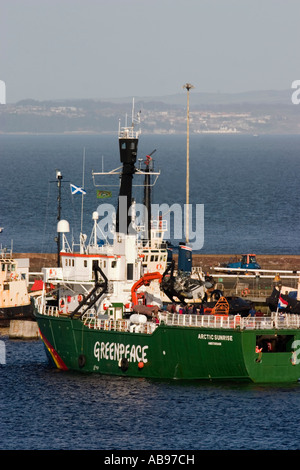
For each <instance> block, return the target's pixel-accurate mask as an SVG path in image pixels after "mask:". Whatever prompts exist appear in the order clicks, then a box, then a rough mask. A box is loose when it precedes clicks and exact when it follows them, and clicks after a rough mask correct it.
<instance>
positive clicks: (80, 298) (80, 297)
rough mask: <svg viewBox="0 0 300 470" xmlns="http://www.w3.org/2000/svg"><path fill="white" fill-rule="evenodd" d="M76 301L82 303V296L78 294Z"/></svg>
mask: <svg viewBox="0 0 300 470" xmlns="http://www.w3.org/2000/svg"><path fill="white" fill-rule="evenodd" d="M77 300H78V302H79V303H80V302H82V300H83V295H81V294H79V295H78V297H77Z"/></svg>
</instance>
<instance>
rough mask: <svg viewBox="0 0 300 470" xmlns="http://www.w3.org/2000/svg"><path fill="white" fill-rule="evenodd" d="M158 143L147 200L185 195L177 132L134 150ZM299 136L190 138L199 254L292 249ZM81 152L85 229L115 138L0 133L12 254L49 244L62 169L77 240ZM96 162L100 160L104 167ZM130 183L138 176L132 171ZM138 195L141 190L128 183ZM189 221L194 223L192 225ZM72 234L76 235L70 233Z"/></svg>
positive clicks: (0, 222) (1, 213)
mask: <svg viewBox="0 0 300 470" xmlns="http://www.w3.org/2000/svg"><path fill="white" fill-rule="evenodd" d="M154 149H156V152H155V153H154V154H153V158H154V159H155V168H156V169H157V170H161V176H160V177H159V179H158V181H157V183H156V186H155V187H154V190H153V202H154V203H156V204H163V203H166V204H168V205H169V206H172V204H180V205H182V204H183V203H184V202H185V168H186V138H185V136H184V135H183V136H147V135H146V136H143V135H142V136H141V137H140V142H139V155H138V156H139V158H142V159H144V158H145V156H146V155H147V154H149V153H150V152H152V151H153V150H154ZM299 151H300V136H258V137H254V136H239V135H238V136H236V135H234V136H233V135H204V136H203V135H199V136H192V137H191V139H190V203H191V204H193V205H194V206H195V205H196V204H204V214H205V216H204V245H203V248H202V250H201V251H202V252H203V253H237V254H238V253H242V252H251V251H252V252H256V253H258V254H276V253H280V254H284V253H288V254H299V253H300V238H299V229H300V219H299V217H298V213H299V207H300V188H299V177H298V175H299V174H300V154H299ZM84 152H85V165H84V169H85V171H84V175H85V176H84V183H85V184H84V186H85V189H86V191H87V195H86V197H85V199H84V206H83V207H84V219H83V228H84V231H85V233H87V235H88V236H90V231H91V229H92V212H93V211H94V210H97V207H98V206H99V201H100V200H99V199H97V197H96V189H100V188H101V189H111V190H112V192H113V197H112V199H107V200H105V201H104V202H112V203H115V201H116V195H117V191H118V188H117V187H110V186H108V184H117V183H118V181H117V179H116V178H115V179H114V180H113V179H110V178H107V179H106V180H105V183H104V184H102V183H103V181H104V180H101V181H100V180H98V179H96V181H95V182H96V184H98V183H101V186H100V188H96V187H95V186H94V183H93V180H92V177H91V173H92V170H95V171H101V169H102V168H104V170H105V171H108V170H111V169H113V168H117V167H118V166H120V162H119V150H118V141H117V137H116V136H82V135H74V136H70V135H57V136H47V135H37V136H29V135H25V136H6V135H0V162H1V172H0V185H1V194H0V227H1V226H3V227H4V231H3V233H2V234H0V243H2V245H4V246H7V245H10V244H11V240H13V247H14V249H15V251H16V252H44V251H53V252H54V251H56V245H55V242H54V237H55V235H56V233H55V231H56V216H57V186H56V183H55V169H56V168H58V169H60V170H61V171H62V174H63V181H64V183H63V185H62V186H63V189H62V218H66V219H67V220H68V221H69V222H70V226H71V229H72V234H73V235H74V237H75V239H76V235H77V234H78V233H79V230H80V224H81V197H80V196H78V195H77V196H73V197H72V196H71V192H70V186H69V184H70V183H73V184H76V185H81V183H82V177H83V153H84ZM102 165H103V166H102ZM135 182H136V184H141V180H138V179H137V178H136V179H135ZM135 195H136V198H137V201H138V202H142V188H141V187H140V186H137V187H135ZM194 228H195V227H194ZM76 242H77V239H76Z"/></svg>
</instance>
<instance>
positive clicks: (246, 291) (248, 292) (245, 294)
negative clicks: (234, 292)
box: [242, 289, 250, 297]
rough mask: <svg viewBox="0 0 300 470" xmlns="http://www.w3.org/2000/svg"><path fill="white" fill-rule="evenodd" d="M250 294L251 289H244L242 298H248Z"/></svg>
mask: <svg viewBox="0 0 300 470" xmlns="http://www.w3.org/2000/svg"><path fill="white" fill-rule="evenodd" d="M249 294H250V289H243V290H242V297H247V295H249Z"/></svg>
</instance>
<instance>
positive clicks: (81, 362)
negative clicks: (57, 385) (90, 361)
mask: <svg viewBox="0 0 300 470" xmlns="http://www.w3.org/2000/svg"><path fill="white" fill-rule="evenodd" d="M85 363H86V358H85V355H84V354H80V355H79V356H78V366H79V367H80V369H82V368H83V367H84V366H85Z"/></svg>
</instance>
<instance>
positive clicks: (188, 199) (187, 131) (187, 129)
mask: <svg viewBox="0 0 300 470" xmlns="http://www.w3.org/2000/svg"><path fill="white" fill-rule="evenodd" d="M183 88H185V89H186V90H187V111H186V112H187V128H186V134H187V135H186V221H185V223H186V226H185V234H186V235H185V241H186V244H188V243H189V201H190V90H191V89H192V88H194V86H193V85H191V84H190V83H186V84H185V85H183Z"/></svg>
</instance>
